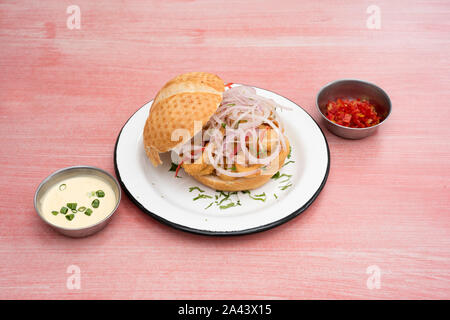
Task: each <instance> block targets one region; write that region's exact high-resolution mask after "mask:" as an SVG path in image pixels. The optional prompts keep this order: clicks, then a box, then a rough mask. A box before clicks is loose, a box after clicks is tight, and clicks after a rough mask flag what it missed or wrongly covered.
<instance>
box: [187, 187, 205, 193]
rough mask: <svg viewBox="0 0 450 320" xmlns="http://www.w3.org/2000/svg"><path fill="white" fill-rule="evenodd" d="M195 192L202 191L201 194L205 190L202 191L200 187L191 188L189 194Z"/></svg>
mask: <svg viewBox="0 0 450 320" xmlns="http://www.w3.org/2000/svg"><path fill="white" fill-rule="evenodd" d="M194 190H198V191H200V192H205V190H202V189H200V188H199V187H190V188H189V192H192V191H194Z"/></svg>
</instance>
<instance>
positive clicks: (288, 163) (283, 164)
mask: <svg viewBox="0 0 450 320" xmlns="http://www.w3.org/2000/svg"><path fill="white" fill-rule="evenodd" d="M289 163H295V161H292V160H290V161H288V162H286V163H285V164H283V167H284V166H287V165H288V164H289Z"/></svg>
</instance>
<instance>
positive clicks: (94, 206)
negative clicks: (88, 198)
mask: <svg viewBox="0 0 450 320" xmlns="http://www.w3.org/2000/svg"><path fill="white" fill-rule="evenodd" d="M91 205H92V208H98V206H99V205H100V200H98V199H95V200H94V201H92V204H91Z"/></svg>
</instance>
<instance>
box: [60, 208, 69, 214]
mask: <svg viewBox="0 0 450 320" xmlns="http://www.w3.org/2000/svg"><path fill="white" fill-rule="evenodd" d="M67 211H69V209H68V208H66V207H61V210H59V212H61V213H62V214H66V213H67Z"/></svg>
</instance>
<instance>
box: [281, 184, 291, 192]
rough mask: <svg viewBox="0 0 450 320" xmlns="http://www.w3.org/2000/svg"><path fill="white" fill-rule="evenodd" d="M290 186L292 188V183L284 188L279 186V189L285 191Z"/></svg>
mask: <svg viewBox="0 0 450 320" xmlns="http://www.w3.org/2000/svg"><path fill="white" fill-rule="evenodd" d="M290 186H292V183H290V184H287V185H285V186H281V187H280V189H281V190H286V189H287V188H289V187H290Z"/></svg>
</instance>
